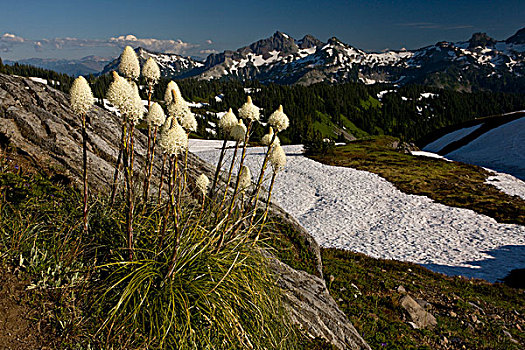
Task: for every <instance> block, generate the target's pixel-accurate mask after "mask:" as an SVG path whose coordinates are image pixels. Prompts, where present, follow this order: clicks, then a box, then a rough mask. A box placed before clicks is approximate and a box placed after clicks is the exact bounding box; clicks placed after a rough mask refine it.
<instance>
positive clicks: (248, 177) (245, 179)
mask: <svg viewBox="0 0 525 350" xmlns="http://www.w3.org/2000/svg"><path fill="white" fill-rule="evenodd" d="M251 185H252V173H251V171H250V168H248V167H247V166H246V165H243V166H242V168H241V175H240V178H239V191H241V192H244V191H246V190H247V189H248V188H250V186H251Z"/></svg>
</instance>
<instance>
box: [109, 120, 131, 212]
mask: <svg viewBox="0 0 525 350" xmlns="http://www.w3.org/2000/svg"><path fill="white" fill-rule="evenodd" d="M126 136H127V135H126V122H125V121H123V122H122V131H121V136H120V145H119V151H118V156H117V161H116V163H115V171H114V173H113V183H112V184H111V199H110V201H109V203H110V206H113V204H114V203H115V196H116V194H117V188H118V174H119V169H120V163H121V162H122V155H123V152H124V145H125V144H126Z"/></svg>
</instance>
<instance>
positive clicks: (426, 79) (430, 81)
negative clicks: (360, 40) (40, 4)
mask: <svg viewBox="0 0 525 350" xmlns="http://www.w3.org/2000/svg"><path fill="white" fill-rule="evenodd" d="M135 51H136V52H137V54H138V56H139V60H140V61H141V62H144V61H145V60H146V59H147V58H148V57H153V58H154V59H155V60H156V61H157V63H158V64H159V66H160V68H161V72H162V75H163V76H165V77H168V78H185V77H196V78H198V79H204V80H212V79H240V80H250V79H257V80H259V81H261V82H262V83H278V84H302V85H310V84H314V83H318V82H329V83H338V82H357V81H360V82H363V83H365V84H374V83H394V84H399V85H404V84H407V83H420V84H427V85H432V86H436V87H447V88H453V89H456V90H462V91H471V90H493V91H512V92H525V63H524V61H525V60H524V58H525V28H523V29H520V30H519V31H518V32H517V33H516V34H515V35H513V36H511V37H509V38H508V39H506V40H500V41H498V40H495V39H493V38H491V37H489V36H488V35H487V34H485V33H475V34H474V35H472V37H471V38H470V40H468V41H460V42H455V43H453V42H446V41H442V42H438V43H436V44H435V45H430V46H426V47H423V48H420V49H417V50H401V51H393V50H390V51H385V52H381V53H367V52H365V51H363V50H360V49H358V48H355V47H353V46H351V45H348V44H345V43H343V42H341V41H340V40H338V39H337V38H335V37H332V38H330V39H328V41H327V42H322V41H321V40H319V39H317V38H315V37H313V36H311V35H306V36H305V37H303V38H302V39H300V40H297V39H294V38H292V37H291V36H289V35H287V34H285V33H282V32H279V31H278V32H276V33H275V34H274V35H273V36H271V37H269V38H266V39H262V40H259V41H257V42H255V43H253V44H251V45H249V46H245V47H241V48H239V49H237V50H235V51H231V50H226V51H224V52H222V53H217V54H211V55H209V56H208V57H207V58H206V60H205V61H204V62H201V61H199V60H197V59H194V58H190V57H184V56H180V55H176V54H164V53H158V52H151V51H148V50H146V49H144V48H140V47H139V48H136V49H135ZM25 61H26V62H27V61H28V60H25ZM63 61H65V60H57V61H56V62H51V61H50V60H48V62H45V64H46V66H45V68H49V69H53V70H57V71H61V72H64V73H68V74H71V73H70V72H71V71H72V70H74V69H77V70H76V72H77V73H78V72H81V68H83V67H86V71H85V72H81V73H80V74H86V72H87V68H90V69H91V68H92V70H90V71H89V73H95V72H94V70H95V68H96V67H97V64H101V63H102V62H103V61H102V60H89V59H88V58H85V59H82V60H80V61H81V62H75V61H67V62H71V63H70V64H67V62H63ZM88 62H89V63H88ZM95 62H96V64H95ZM118 63H119V59H118V58H117V59H115V60H113V61H111V62H109V63H108V64H107V65H105V66H104V68H103V69H100V70H98V72H100V73H101V74H105V73H108V72H110V71H112V70H115V69H116V68H117V67H118ZM30 64H34V65H38V66H44V63H42V62H33V63H30ZM52 66H53V67H54V68H52ZM62 68H64V69H62ZM66 68H67V69H66ZM73 75H75V74H73Z"/></svg>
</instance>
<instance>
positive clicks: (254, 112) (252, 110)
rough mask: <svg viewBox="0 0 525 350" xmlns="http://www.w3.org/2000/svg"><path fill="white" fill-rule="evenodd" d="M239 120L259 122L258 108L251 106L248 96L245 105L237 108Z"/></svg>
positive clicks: (250, 99)
mask: <svg viewBox="0 0 525 350" xmlns="http://www.w3.org/2000/svg"><path fill="white" fill-rule="evenodd" d="M239 118H242V119H248V120H259V118H260V111H259V107H257V106H256V105H254V104H253V102H252V98H251V96H248V99H247V101H246V103H245V104H243V105H242V107H241V108H239Z"/></svg>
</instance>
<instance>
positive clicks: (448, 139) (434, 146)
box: [423, 124, 482, 153]
mask: <svg viewBox="0 0 525 350" xmlns="http://www.w3.org/2000/svg"><path fill="white" fill-rule="evenodd" d="M481 125H482V124H479V125H474V126H471V127H468V128H463V129H459V130H456V131H453V132H451V133H448V134H446V135H443V136H442V137H440V138H439V139H437V140H435V141H433V142H431V143H429V144H428V145H426V146H425V147H424V148H423V151H428V152H434V153H437V152H439V151H440V150H442V149H443V148H444V147H445V146H447V145H449V144H451V143H452V142H455V141H458V140H461V139H462V138H464V137H466V136H468V135H470V134H472V133H473V132H474V131H475V130H476V129H478V128H479V127H481Z"/></svg>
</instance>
